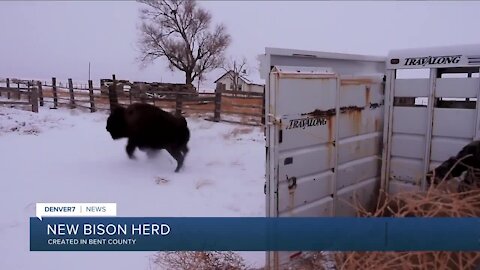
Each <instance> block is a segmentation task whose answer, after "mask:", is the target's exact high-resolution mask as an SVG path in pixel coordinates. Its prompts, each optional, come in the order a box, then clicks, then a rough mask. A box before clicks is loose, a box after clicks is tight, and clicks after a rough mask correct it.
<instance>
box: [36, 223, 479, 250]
mask: <svg viewBox="0 0 480 270" xmlns="http://www.w3.org/2000/svg"><path fill="white" fill-rule="evenodd" d="M30 250H31V251H213V250H215V251H227V250H231V251H297V250H305V251H442V250H444V251H478V250H480V218H339V217H334V218H176V217H175V218H173V217H165V218H151V217H145V218H142V217H135V218H133V217H131V218H128V217H108V218H107V217H93V218H84V217H81V218H77V217H62V218H43V219H42V220H39V219H38V218H30Z"/></svg>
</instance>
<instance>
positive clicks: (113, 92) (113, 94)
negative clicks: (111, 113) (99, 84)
mask: <svg viewBox="0 0 480 270" xmlns="http://www.w3.org/2000/svg"><path fill="white" fill-rule="evenodd" d="M112 79H113V83H112V85H110V86H109V87H108V99H109V100H110V110H112V108H114V107H116V106H118V97H117V80H116V79H115V74H113V75H112Z"/></svg>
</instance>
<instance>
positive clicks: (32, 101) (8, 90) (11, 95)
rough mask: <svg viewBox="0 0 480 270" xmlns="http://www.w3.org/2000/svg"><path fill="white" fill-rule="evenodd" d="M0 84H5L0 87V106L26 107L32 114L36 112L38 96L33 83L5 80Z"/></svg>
mask: <svg viewBox="0 0 480 270" xmlns="http://www.w3.org/2000/svg"><path fill="white" fill-rule="evenodd" d="M0 82H3V83H4V84H5V86H3V87H2V86H0V105H10V106H19V105H20V106H28V107H30V108H31V110H32V112H38V105H39V95H38V88H37V87H36V86H35V83H36V82H35V81H26V80H16V79H13V80H10V79H6V80H2V81H0ZM22 96H23V97H24V98H23V99H22Z"/></svg>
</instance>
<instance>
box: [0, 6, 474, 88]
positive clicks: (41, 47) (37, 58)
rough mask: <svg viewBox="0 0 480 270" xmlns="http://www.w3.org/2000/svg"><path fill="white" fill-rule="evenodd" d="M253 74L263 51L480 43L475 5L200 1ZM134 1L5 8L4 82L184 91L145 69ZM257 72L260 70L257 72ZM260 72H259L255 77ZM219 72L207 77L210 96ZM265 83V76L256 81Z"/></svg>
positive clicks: (165, 75) (162, 73)
mask: <svg viewBox="0 0 480 270" xmlns="http://www.w3.org/2000/svg"><path fill="white" fill-rule="evenodd" d="M199 5H201V6H202V7H204V8H206V9H208V10H209V11H211V13H212V15H213V20H214V23H220V22H223V23H224V24H225V25H226V27H227V30H228V32H229V33H230V34H231V36H232V39H233V42H232V44H231V46H230V47H229V49H228V52H227V55H228V56H234V57H242V56H245V57H247V59H248V61H249V64H250V65H251V66H252V67H253V68H255V67H256V66H257V63H256V55H258V54H261V53H263V52H264V51H265V47H280V48H292V49H305V50H315V51H329V52H346V53H360V54H374V55H386V54H387V53H388V51H389V50H390V49H399V48H408V47H424V46H442V45H455V44H471V43H479V44H480V34H479V32H480V31H479V30H480V16H479V15H478V14H479V12H480V2H477V1H452V2H447V1H438V2H437V1H426V2H420V1H383V2H380V1H371V2H363V1H352V2H346V1H305V2H301V1H278V2H277V1H264V2H262V1H236V2H235V1H200V2H199ZM140 7H141V5H140V4H138V3H136V2H134V1H44V2H43V1H25V2H22V1H0V12H1V16H0V36H1V38H0V40H1V42H0V61H1V62H0V78H2V77H3V78H5V77H16V78H24V79H42V80H45V79H49V78H51V77H53V76H54V77H57V78H58V79H59V80H61V81H66V80H67V78H70V77H71V78H73V79H74V81H80V80H81V81H86V80H88V63H89V62H91V65H92V66H91V78H92V79H94V80H98V79H100V78H109V77H111V75H112V74H116V76H117V78H118V79H129V80H141V81H163V82H184V75H183V73H181V72H179V71H176V72H171V71H169V70H168V69H167V65H166V63H165V62H164V61H158V62H157V63H156V64H154V65H151V66H148V67H147V68H146V69H143V70H142V69H140V68H139V64H138V63H136V62H135V58H136V57H137V56H138V51H137V47H136V42H137V39H138V31H137V26H138V25H139V23H140V21H139V8H140ZM253 70H254V69H253ZM254 71H255V70H254ZM221 73H222V71H221V70H217V71H214V72H211V73H210V74H209V75H208V79H207V82H206V84H205V87H209V88H211V87H213V81H214V80H215V79H216V78H217V76H219V75H220V74H221ZM257 77H258V76H257Z"/></svg>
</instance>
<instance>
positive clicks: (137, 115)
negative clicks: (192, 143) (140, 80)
mask: <svg viewBox="0 0 480 270" xmlns="http://www.w3.org/2000/svg"><path fill="white" fill-rule="evenodd" d="M106 129H107V131H108V132H109V133H110V135H111V136H112V139H114V140H118V139H121V138H128V143H127V146H126V151H127V155H128V157H129V158H130V159H135V156H134V154H133V153H134V151H135V148H137V147H138V148H139V149H140V150H141V151H146V152H147V155H148V156H149V157H152V156H153V153H155V152H157V151H160V150H162V149H165V150H167V151H168V153H170V155H172V157H173V158H174V159H175V160H176V161H177V167H176V169H175V172H178V171H179V170H180V169H181V168H182V166H183V161H184V160H185V156H186V155H187V153H188V147H187V143H188V141H189V140H190V131H189V129H188V126H187V121H186V120H185V118H184V117H183V116H175V115H172V114H171V113H169V112H166V111H164V110H162V109H160V108H158V107H156V106H153V105H150V104H142V103H134V104H131V105H130V106H128V107H127V108H124V107H121V106H116V107H114V108H113V109H112V111H111V113H110V116H109V117H108V119H107V127H106Z"/></svg>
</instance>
